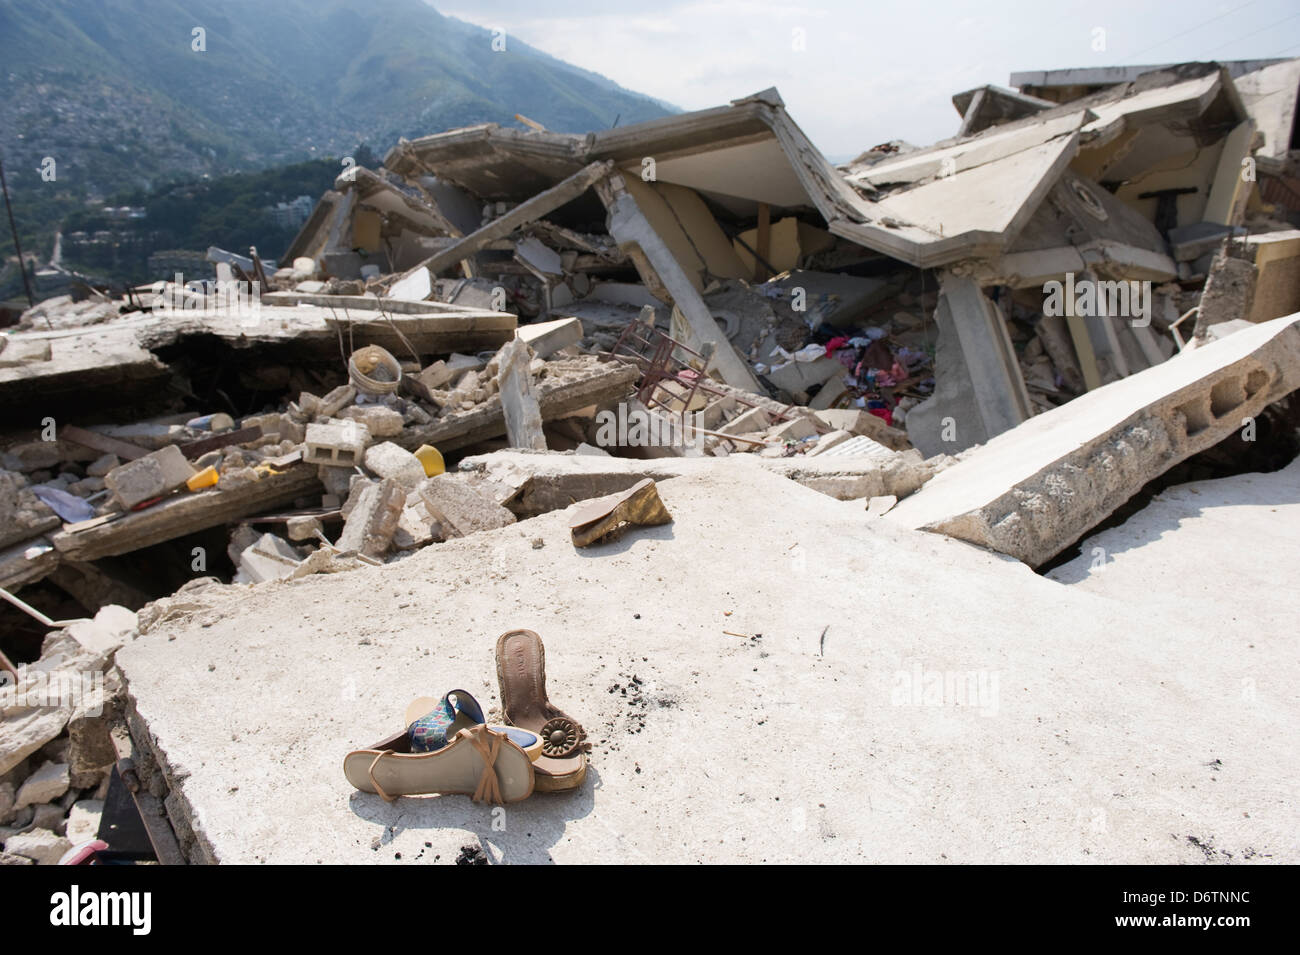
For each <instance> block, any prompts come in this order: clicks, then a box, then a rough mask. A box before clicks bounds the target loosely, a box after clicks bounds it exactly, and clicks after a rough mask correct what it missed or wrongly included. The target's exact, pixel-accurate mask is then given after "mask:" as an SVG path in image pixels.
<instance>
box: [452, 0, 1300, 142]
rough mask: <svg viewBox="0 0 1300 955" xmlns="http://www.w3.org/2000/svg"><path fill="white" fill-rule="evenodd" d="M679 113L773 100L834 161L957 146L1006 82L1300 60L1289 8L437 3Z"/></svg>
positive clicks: (913, 0) (585, 0)
mask: <svg viewBox="0 0 1300 955" xmlns="http://www.w3.org/2000/svg"><path fill="white" fill-rule="evenodd" d="M432 6H434V7H435V8H436V9H437V10H438V11H439V12H440V13H443V14H447V15H449V16H454V17H457V18H458V19H461V20H465V21H467V22H470V23H474V24H477V25H479V26H483V27H487V28H488V29H499V30H504V31H505V35H506V38H507V45H508V43H509V38H510V37H511V36H514V37H518V38H519V39H520V40H522V41H524V42H525V43H527V44H529V45H530V46H534V47H537V48H538V49H540V50H543V51H545V52H546V53H549V54H551V55H552V56H556V57H558V58H560V59H562V60H565V61H567V62H569V63H572V64H574V65H575V66H581V67H583V68H585V69H588V70H593V71H595V72H597V73H600V74H603V75H604V76H607V77H609V78H610V79H612V80H614V81H615V82H617V83H618V84H620V85H621V86H624V87H626V88H628V89H630V90H634V91H636V92H638V93H644V94H647V95H649V96H653V97H655V98H657V99H661V100H665V101H667V102H669V103H672V104H673V105H675V106H679V107H681V108H682V109H688V110H690V109H704V108H707V107H710V106H719V105H723V104H725V103H727V102H729V101H731V100H733V99H737V98H740V97H742V96H747V95H749V94H750V93H755V92H757V91H759V90H762V89H766V88H768V87H770V86H775V87H777V89H778V90H780V92H781V97H782V98H783V99H784V100H785V104H786V107H787V109H788V110H789V112H790V115H791V116H792V117H794V119H795V121H796V122H797V123H799V125H800V126H801V127H802V128H803V130H804V132H805V133H807V134H808V136H809V137H811V139H812V141H813V142H814V143H816V144H817V146H818V147H819V148H820V149H821V150H822V152H823V153H825V154H826V155H827V156H828V157H830V158H831V159H832V160H833V161H842V160H845V159H849V158H851V157H852V156H854V155H856V154H858V153H859V152H861V151H863V150H865V149H869V148H870V147H872V146H874V145H876V144H877V143H882V142H887V141H889V140H891V139H903V140H907V141H908V142H911V143H913V144H915V145H928V144H929V143H932V142H935V141H936V140H939V139H944V138H946V137H948V136H952V135H953V134H955V133H956V131H957V125H958V122H959V117H958V115H957V112H956V110H955V109H954V108H953V105H952V94H954V93H957V92H960V91H962V90H967V89H971V88H972V87H976V86H982V85H984V84H986V83H994V84H998V85H1000V86H1006V85H1007V83H1008V79H1009V77H1010V74H1011V73H1012V72H1016V71H1023V70H1041V69H1062V68H1065V67H1094V66H1117V65H1132V64H1158V63H1174V62H1184V61H1188V60H1238V59H1268V58H1275V57H1284V56H1300V5H1298V4H1297V3H1296V2H1295V0H1183V2H1178V3H1169V2H1159V3H1155V2H1148V0H1089V2H1079V0H1061V2H1056V0H1031V2H981V3H969V2H966V3H963V2H959V0H893V2H888V3H879V2H874V0H858V2H853V0H845V2H832V3H800V2H780V0H776V2H766V0H651V2H646V0H563V2H560V3H550V4H548V3H545V2H543V3H539V2H538V0H432Z"/></svg>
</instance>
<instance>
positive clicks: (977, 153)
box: [830, 110, 1090, 266]
mask: <svg viewBox="0 0 1300 955" xmlns="http://www.w3.org/2000/svg"><path fill="white" fill-rule="evenodd" d="M1089 118H1090V114H1089V113H1087V112H1086V111H1083V110H1076V111H1074V112H1070V113H1065V114H1063V115H1057V116H1053V117H1051V118H1049V119H1047V120H1044V121H1041V122H1030V121H1021V122H1018V123H1013V124H1008V125H1006V126H998V127H994V128H992V129H989V130H986V131H984V132H983V133H981V134H978V135H976V136H972V137H969V138H967V139H963V140H961V141H959V142H952V143H942V144H939V145H937V146H934V147H931V148H930V149H923V150H916V151H915V152H911V153H905V154H903V155H901V156H898V157H895V158H891V159H885V160H881V161H878V162H875V163H872V164H870V165H866V164H854V165H852V166H850V167H848V168H847V169H846V171H845V179H846V181H847V182H848V183H850V184H851V185H853V186H855V187H857V188H858V189H859V190H861V191H862V192H864V193H865V194H866V197H865V198H863V199H862V200H861V206H862V207H865V208H866V209H868V210H870V212H869V215H870V217H871V218H872V219H873V220H874V221H873V222H872V223H871V224H866V223H852V222H848V221H842V220H841V221H836V222H832V223H831V224H830V230H831V231H832V232H834V233H835V234H836V235H840V236H843V237H844V238H847V239H851V240H853V241H855V242H858V243H860V244H862V245H865V246H867V247H868V248H873V249H876V250H877V251H880V252H885V253H887V254H889V255H893V256H895V257H896V258H901V259H903V260H904V261H907V262H911V263H912V264H914V265H920V266H938V265H943V264H947V263H949V262H953V261H955V260H957V259H961V258H970V257H972V256H988V255H993V254H997V253H999V252H1001V251H1003V250H1004V249H1005V248H1006V247H1007V245H1008V244H1009V243H1010V242H1012V241H1013V240H1014V239H1015V238H1016V236H1017V235H1018V233H1019V232H1020V230H1021V229H1022V228H1023V227H1024V226H1025V225H1026V224H1027V223H1028V222H1029V220H1030V218H1031V217H1032V216H1033V214H1034V211H1035V210H1036V209H1037V208H1038V205H1039V203H1040V202H1042V200H1043V198H1044V197H1045V196H1046V195H1047V193H1048V192H1049V191H1050V190H1051V189H1052V187H1053V186H1055V185H1056V182H1057V179H1058V178H1059V177H1060V176H1061V174H1062V173H1063V172H1064V171H1065V169H1066V168H1067V167H1068V166H1069V164H1070V162H1071V161H1072V160H1073V159H1074V157H1075V154H1076V153H1077V152H1078V148H1079V141H1080V133H1079V130H1080V129H1081V127H1082V126H1083V124H1084V123H1085V122H1086V121H1087V120H1088V119H1089ZM891 187H892V189H891ZM873 197H874V198H873ZM882 226H883V227H882Z"/></svg>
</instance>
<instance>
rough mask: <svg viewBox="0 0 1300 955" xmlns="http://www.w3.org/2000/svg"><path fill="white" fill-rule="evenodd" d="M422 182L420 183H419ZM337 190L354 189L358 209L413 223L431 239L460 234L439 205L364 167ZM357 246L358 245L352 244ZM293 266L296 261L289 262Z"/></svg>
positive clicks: (344, 179)
mask: <svg viewBox="0 0 1300 955" xmlns="http://www.w3.org/2000/svg"><path fill="white" fill-rule="evenodd" d="M416 181H418V180H416ZM334 188H335V189H338V190H339V191H340V192H345V191H347V190H348V189H352V190H354V191H355V192H356V194H357V204H358V208H367V207H369V208H371V209H374V210H375V211H376V212H379V213H381V214H383V215H386V216H390V217H395V218H396V219H397V220H398V221H401V222H404V223H409V224H410V225H411V226H413V227H414V228H415V229H416V230H418V231H421V232H424V233H427V234H429V235H457V234H458V233H459V230H458V229H457V228H456V226H455V225H454V224H453V223H452V222H451V221H450V220H449V219H448V218H447V217H446V216H445V215H443V213H442V210H441V209H440V208H438V205H437V204H436V202H431V201H430V200H429V199H428V198H427V197H425V196H422V195H412V194H411V193H410V192H408V191H407V189H410V187H409V186H408V187H406V189H403V188H401V187H399V186H398V185H397V184H396V183H394V182H392V181H391V180H390V179H389V178H388V177H386V176H382V175H380V174H378V173H376V172H374V171H372V170H370V169H366V168H365V167H364V166H351V167H349V168H348V169H347V170H346V171H344V172H343V173H342V174H340V176H339V178H338V180H336V181H335V185H334ZM352 244H354V245H355V244H356V243H352ZM289 264H292V260H289Z"/></svg>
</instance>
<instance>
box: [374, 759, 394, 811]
mask: <svg viewBox="0 0 1300 955" xmlns="http://www.w3.org/2000/svg"><path fill="white" fill-rule="evenodd" d="M387 755H388V753H380V754H379V755H378V756H376V757H375V760H374V762H372V763H371V764H370V769H369V770H368V772H369V774H370V785H372V786H374V787H375V792H377V793H379V796H380V798H381V799H383V800H384V802H397V797H396V796H390V795H388V793H387V792H386V791H385V789H384V787H383V786H381V785H379V780H378V779H376V778H375V767H376V766H378V765H379V761H380V760H381V759H383V758H384V757H385V756H387Z"/></svg>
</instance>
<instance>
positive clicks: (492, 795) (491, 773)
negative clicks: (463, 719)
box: [464, 725, 505, 805]
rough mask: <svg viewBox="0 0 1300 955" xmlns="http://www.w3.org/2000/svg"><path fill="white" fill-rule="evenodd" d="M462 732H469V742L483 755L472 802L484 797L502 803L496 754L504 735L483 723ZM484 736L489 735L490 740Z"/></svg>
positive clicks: (481, 799)
mask: <svg viewBox="0 0 1300 955" xmlns="http://www.w3.org/2000/svg"><path fill="white" fill-rule="evenodd" d="M464 732H466V733H468V734H469V741H470V743H472V744H473V746H474V748H475V749H476V750H478V753H479V755H480V756H482V757H483V774H482V775H481V776H479V780H478V788H477V789H475V790H474V797H473V798H474V802H482V801H483V800H485V799H486V800H487V801H488V802H491V803H495V804H497V805H502V804H504V803H505V799H503V798H502V796H501V779H500V777H499V776H497V770H496V761H497V755H498V754H499V753H500V751H501V740H502V739H504V736H503V735H502V734H500V733H494V732H492V731H491V730H490V729H488V728H487V727H486V726H483V725H479V726H476V727H474V728H473V729H469V730H465V731H464ZM484 737H490V738H491V742H489V741H488V740H487V739H485V738H484Z"/></svg>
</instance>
